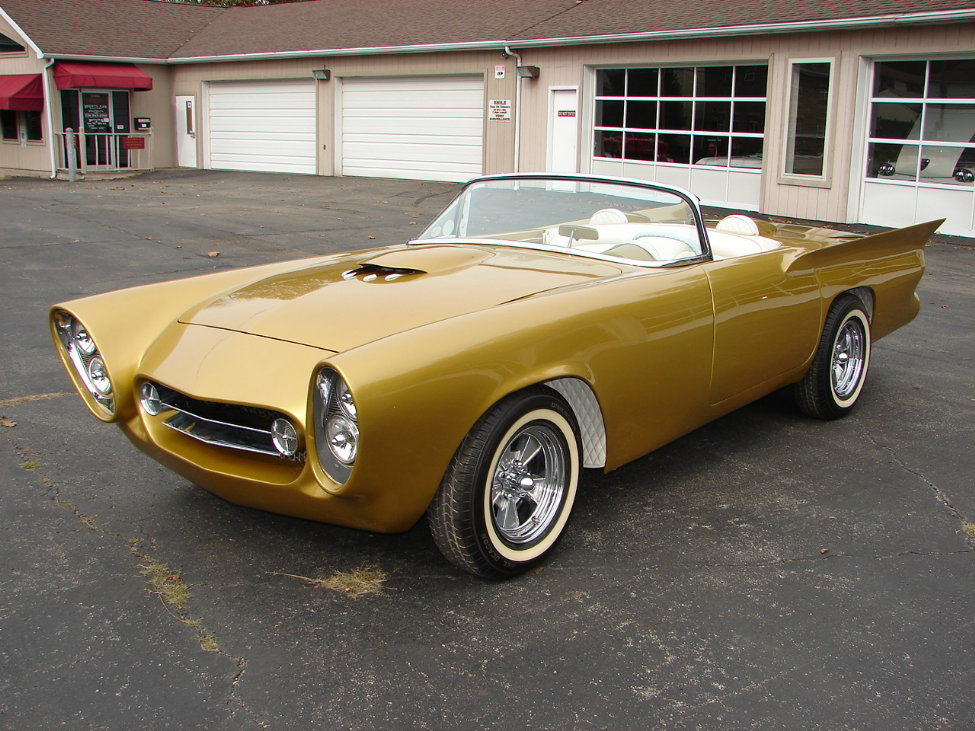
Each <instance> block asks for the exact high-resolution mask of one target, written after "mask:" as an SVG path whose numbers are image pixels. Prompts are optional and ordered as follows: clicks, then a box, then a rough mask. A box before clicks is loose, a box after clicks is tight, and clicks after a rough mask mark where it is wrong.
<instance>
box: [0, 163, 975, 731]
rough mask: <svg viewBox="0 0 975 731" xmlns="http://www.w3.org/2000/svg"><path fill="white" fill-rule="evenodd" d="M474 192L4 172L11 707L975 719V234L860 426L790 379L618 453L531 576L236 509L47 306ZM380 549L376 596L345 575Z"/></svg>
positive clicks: (243, 724)
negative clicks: (102, 414) (77, 374)
mask: <svg viewBox="0 0 975 731" xmlns="http://www.w3.org/2000/svg"><path fill="white" fill-rule="evenodd" d="M454 190H456V186H453V185H450V184H438V183H417V182H405V181H382V180H374V181H369V180H362V179H330V178H317V177H301V176H287V175H263V174H244V173H214V172H198V171H187V172H182V171H179V172H177V171H170V172H165V171H164V172H158V173H154V174H150V175H146V176H143V177H139V178H132V179H127V180H116V181H101V182H91V181H89V182H83V183H75V184H69V183H64V182H50V181H43V180H28V179H8V180H0V216H2V218H0V220H2V222H3V226H2V229H3V233H2V236H0V295H2V301H3V304H2V307H0V338H2V340H0V354H2V361H0V362H2V367H0V516H2V522H0V727H3V728H16V729H19V728H24V729H26V728H31V729H34V728H55V727H69V728H89V727H96V728H111V729H122V728H136V727H143V728H164V727H174V728H202V727H207V728H234V729H240V728H286V727H305V728H310V727H320V728H356V729H359V728H370V729H371V728H429V729H441V728H504V729H508V728H539V729H549V728H550V729H566V728H573V729H586V728H612V729H620V728H650V727H665V728H683V727H691V728H695V727H697V728H712V727H724V728H751V727H758V728H799V727H802V728H811V729H842V728H857V729H862V728H866V729H901V728H902V729H917V728H952V729H954V728H971V727H972V726H973V725H975V667H973V663H972V657H973V652H975V612H973V607H975V552H973V549H972V543H973V541H975V538H973V539H969V537H968V536H966V534H965V526H966V524H968V525H969V526H970V530H971V529H975V526H971V522H973V521H975V478H973V475H975V454H973V447H972V445H973V444H975V418H973V415H975V361H973V358H975V324H973V323H975V320H973V317H975V248H972V247H971V246H967V245H960V244H959V242H957V241H951V240H947V239H939V240H938V241H937V242H935V243H934V244H933V245H931V246H930V247H929V249H928V264H929V270H928V274H927V275H926V277H925V279H924V281H923V282H922V286H921V290H920V292H921V298H922V301H923V303H924V308H923V311H922V313H921V315H920V316H919V317H918V319H917V320H916V321H915V322H914V323H912V324H911V325H910V326H908V327H907V328H904V329H902V330H900V331H898V332H897V333H895V334H893V335H891V336H890V337H888V338H886V339H884V340H882V341H881V342H880V343H878V344H877V347H876V349H875V351H874V356H873V358H874V359H873V363H872V366H871V375H870V381H869V383H868V385H867V390H866V392H865V396H864V398H863V400H862V401H861V405H860V406H859V408H858V410H857V412H856V413H855V414H853V415H852V416H851V417H850V418H847V419H844V420H841V421H839V422H832V423H820V422H815V421H811V420H808V419H804V418H802V417H800V416H798V415H797V413H796V412H795V410H794V409H793V408H792V406H791V403H790V401H789V399H788V398H787V397H786V396H785V395H784V394H775V395H773V396H771V397H769V398H766V399H763V400H762V401H760V402H758V403H756V404H754V405H752V406H750V407H748V408H745V409H743V410H741V411H739V412H737V413H735V414H732V415H730V416H727V417H725V418H723V419H721V420H720V421H718V422H715V423H714V424H711V425H709V426H707V427H705V428H703V429H700V430H698V431H696V432H694V433H693V434H691V435H689V436H687V437H685V438H683V439H681V440H679V441H678V442H676V443H674V444H672V445H670V446H668V447H666V448H664V449H661V450H660V451H658V452H657V453H655V454H653V455H651V456H649V457H646V458H644V459H641V460H639V461H637V462H635V463H633V464H630V465H628V466H626V467H624V468H622V469H620V470H618V471H616V472H613V473H610V474H608V475H599V474H592V475H589V476H588V477H587V479H586V480H585V483H584V489H583V491H582V492H581V495H580V498H579V501H578V503H577V507H576V514H575V517H574V519H573V524H572V525H571V526H570V529H569V532H568V535H567V536H566V538H565V540H564V541H563V542H562V543H561V545H560V547H559V549H558V551H557V552H556V555H555V556H554V558H553V560H552V561H550V562H549V563H548V564H546V565H545V566H544V567H543V569H542V570H540V571H538V572H536V573H533V574H530V575H526V576H523V577H521V578H518V579H515V580H512V581H508V582H502V583H490V582H484V581H481V580H478V579H474V578H472V577H469V576H467V575H464V574H460V573H458V572H457V571H455V570H454V569H452V568H450V567H449V566H448V565H447V564H446V563H445V562H444V561H443V560H442V559H441V558H440V556H439V554H438V553H437V551H436V548H435V547H434V546H433V543H432V541H431V540H430V538H429V536H428V534H427V530H426V526H425V525H423V524H420V525H418V526H417V527H416V528H414V529H413V530H412V531H411V532H409V533H407V534H405V535H397V536H378V535H372V534H368V533H361V532H357V531H352V530H347V529H343V528H337V527H332V526H326V525H319V524H315V523H310V522H306V521H301V520H295V519H290V518H284V517H280V516H274V515H268V514H265V513H260V512H257V511H253V510H248V509H245V508H240V507H236V506H233V505H229V504H227V503H225V502H223V501H221V500H220V499H218V498H215V497H213V496H212V495H210V494H208V493H206V492H205V491H203V490H201V489H199V488H197V487H195V486H193V485H191V484H189V483H187V482H186V481H185V480H183V479H182V478H180V477H178V476H176V475H174V474H172V473H170V472H168V471H166V470H165V469H164V468H162V467H161V466H159V465H157V464H156V463H154V462H152V461H150V460H149V459H148V458H146V457H144V456H143V455H141V454H140V453H138V452H137V451H136V450H135V449H134V448H132V447H131V446H130V445H129V444H128V443H127V442H126V441H125V439H124V437H123V436H122V434H121V433H120V432H119V431H118V430H117V429H115V428H114V427H111V426H106V425H102V424H99V423H97V422H96V421H95V420H94V419H93V418H91V416H90V415H89V414H88V412H87V411H86V410H85V408H84V406H83V405H82V402H81V400H80V399H79V398H78V397H77V396H76V395H74V394H73V393H68V392H69V391H70V390H71V387H70V382H69V380H68V377H67V375H66V374H65V373H64V372H63V370H62V368H61V366H60V363H59V362H58V360H57V358H56V356H55V353H54V349H53V347H52V346H51V344H50V342H49V338H48V335H47V332H46V323H45V320H46V310H47V308H48V306H50V304H52V303H54V302H56V301H60V300H63V299H67V298H71V297H76V296H80V295H84V294H88V293H92V292H101V291H105V290H110V289H115V288H119V287H125V286H131V285H135V284H140V283H144V282H150V281H157V280H161V279H168V278H173V277H180V276H187V275H192V274H198V273H202V272H207V271H213V270H217V269H220V268H225V267H236V266H242V265H249V264H257V263H263V262H267V261H273V260H280V259H283V258H298V257H301V256H305V255H310V254H318V253H321V252H328V251H341V250H346V249H354V248H363V247H367V246H373V245H379V244H385V243H394V242H398V241H401V240H403V239H404V238H407V237H409V236H410V235H411V233H413V232H415V231H419V230H421V229H422V226H423V223H424V222H425V221H427V220H429V219H430V217H431V216H432V215H433V214H435V213H436V212H437V211H438V210H439V209H440V208H441V207H442V206H443V204H444V203H445V202H446V201H447V200H448V199H449V197H450V195H451V193H452V192H453V191H454ZM136 327H138V313H133V328H136ZM364 566H371V567H374V568H375V569H376V570H378V572H380V573H381V575H383V576H385V583H383V584H382V586H381V589H380V592H379V593H372V594H365V595H362V596H359V597H358V598H353V597H352V596H351V595H350V594H349V593H347V592H345V593H343V592H340V591H335V590H332V589H329V588H327V587H325V586H324V585H323V582H322V581H319V580H326V579H328V578H330V577H333V576H334V575H335V574H336V572H353V571H355V570H357V569H360V568H361V567H364ZM153 581H155V582H156V583H155V584H152V583H151V582H153ZM174 588H177V589H178V588H182V589H188V592H189V596H188V598H185V603H184V605H183V606H182V607H180V606H174V605H171V604H167V603H166V602H164V601H163V600H162V597H161V595H160V594H159V593H158V592H159V591H163V592H166V591H169V592H170V596H171V598H172V591H173V590H174ZM177 598H178V597H177Z"/></svg>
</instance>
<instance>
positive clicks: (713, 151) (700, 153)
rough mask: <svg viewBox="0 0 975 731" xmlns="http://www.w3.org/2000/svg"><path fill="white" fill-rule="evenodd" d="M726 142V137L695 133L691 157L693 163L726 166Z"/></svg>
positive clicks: (727, 139) (727, 141)
mask: <svg viewBox="0 0 975 731" xmlns="http://www.w3.org/2000/svg"><path fill="white" fill-rule="evenodd" d="M728 143H729V138H727V137H706V136H703V135H695V136H694V144H693V149H692V151H691V159H692V160H694V164H695V165H720V166H721V167H728Z"/></svg>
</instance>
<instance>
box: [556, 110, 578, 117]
mask: <svg viewBox="0 0 975 731" xmlns="http://www.w3.org/2000/svg"><path fill="white" fill-rule="evenodd" d="M559 116H560V117H574V116H576V110H575V109H560V110H559Z"/></svg>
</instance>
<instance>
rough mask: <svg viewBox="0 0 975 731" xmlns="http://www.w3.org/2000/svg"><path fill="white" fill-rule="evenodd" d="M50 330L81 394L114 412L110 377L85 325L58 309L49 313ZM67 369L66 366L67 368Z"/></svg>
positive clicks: (106, 409) (105, 409) (109, 411)
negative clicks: (50, 316) (69, 365)
mask: <svg viewBox="0 0 975 731" xmlns="http://www.w3.org/2000/svg"><path fill="white" fill-rule="evenodd" d="M53 323H54V332H55V334H56V335H57V341H58V344H59V345H60V346H61V351H62V353H63V354H64V356H65V360H67V361H68V362H69V363H70V364H71V368H73V369H74V375H75V377H76V380H75V382H76V383H77V384H78V386H79V388H80V390H81V391H82V395H84V396H85V397H86V398H88V400H89V401H90V402H94V404H96V405H97V406H100V407H101V408H102V409H103V410H104V411H106V412H107V413H108V414H114V413H115V398H114V396H113V393H112V392H113V388H112V379H111V378H110V376H109V374H108V368H107V367H106V365H105V360H104V359H103V358H102V355H101V353H99V352H98V346H97V345H95V341H94V339H92V337H91V335H89V334H88V328H86V327H85V326H84V324H82V322H81V321H80V320H78V319H76V318H75V317H74V316H73V315H71V314H70V313H68V312H65V311H64V310H58V311H57V312H55V313H54V316H53ZM69 370H70V369H69Z"/></svg>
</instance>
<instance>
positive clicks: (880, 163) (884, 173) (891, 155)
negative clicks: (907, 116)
mask: <svg viewBox="0 0 975 731" xmlns="http://www.w3.org/2000/svg"><path fill="white" fill-rule="evenodd" d="M917 152H918V149H917V147H915V146H914V145H889V144H883V143H876V144H872V145H870V147H869V149H868V152H867V177H869V178H881V179H883V178H890V179H892V180H914V179H915V178H916V176H917Z"/></svg>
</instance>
